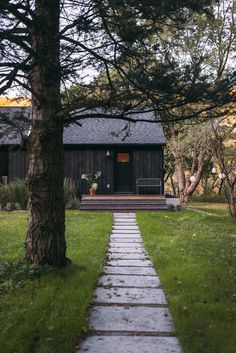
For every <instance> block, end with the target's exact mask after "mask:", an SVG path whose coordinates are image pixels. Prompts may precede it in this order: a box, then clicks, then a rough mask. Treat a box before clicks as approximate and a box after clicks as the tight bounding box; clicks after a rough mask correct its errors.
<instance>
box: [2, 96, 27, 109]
mask: <svg viewBox="0 0 236 353" xmlns="http://www.w3.org/2000/svg"><path fill="white" fill-rule="evenodd" d="M30 105H31V101H30V99H28V98H25V97H19V98H8V97H0V107H29V106H30Z"/></svg>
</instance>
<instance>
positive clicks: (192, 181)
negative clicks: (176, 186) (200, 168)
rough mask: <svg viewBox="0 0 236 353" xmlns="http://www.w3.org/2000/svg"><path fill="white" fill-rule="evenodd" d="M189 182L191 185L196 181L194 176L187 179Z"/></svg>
mask: <svg viewBox="0 0 236 353" xmlns="http://www.w3.org/2000/svg"><path fill="white" fill-rule="evenodd" d="M189 180H190V181H191V183H194V182H195V181H196V177H195V175H191V177H190V178H189Z"/></svg>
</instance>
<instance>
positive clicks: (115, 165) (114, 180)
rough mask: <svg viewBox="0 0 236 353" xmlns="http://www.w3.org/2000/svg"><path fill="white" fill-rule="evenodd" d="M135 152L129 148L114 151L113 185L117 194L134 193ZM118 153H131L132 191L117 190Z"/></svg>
mask: <svg viewBox="0 0 236 353" xmlns="http://www.w3.org/2000/svg"><path fill="white" fill-rule="evenodd" d="M132 152H133V151H132V150H131V149H129V148H117V149H115V150H114V159H113V185H114V188H113V189H114V193H116V194H131V193H133V192H134V191H133V189H134V188H133V153H132ZM118 153H129V167H130V190H127V191H118V190H117V189H116V171H117V165H118V163H117V154H118Z"/></svg>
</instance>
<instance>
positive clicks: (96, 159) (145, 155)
mask: <svg viewBox="0 0 236 353" xmlns="http://www.w3.org/2000/svg"><path fill="white" fill-rule="evenodd" d="M107 149H108V148H107ZM107 149H105V148H104V149H99V147H98V148H93V149H80V150H73V149H71V150H66V151H65V177H67V178H73V179H75V180H78V182H79V184H80V190H81V192H82V193H83V194H84V193H87V192H88V183H87V182H86V181H82V180H81V175H82V174H83V173H86V174H87V173H95V172H96V171H97V170H101V172H102V175H101V177H100V178H99V180H98V184H99V188H98V191H97V193H98V194H112V193H113V192H114V168H113V167H114V151H125V150H126V151H130V152H131V153H132V160H133V181H132V183H133V189H132V191H133V192H134V193H136V179H137V178H155V177H156V178H161V179H162V180H163V151H162V148H161V147H160V148H156V149H141V148H138V149H137V148H136V149H134V148H133V147H132V148H126V149H124V148H120V149H118V148H116V149H111V148H109V151H110V153H111V156H110V157H107V156H106V151H107ZM108 184H109V185H110V187H109V188H108V187H107V185H108ZM162 193H163V190H162Z"/></svg>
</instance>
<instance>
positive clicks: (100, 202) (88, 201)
mask: <svg viewBox="0 0 236 353" xmlns="http://www.w3.org/2000/svg"><path fill="white" fill-rule="evenodd" d="M166 209H167V205H166V198H165V196H164V195H134V194H122V195H120V194H113V195H96V196H89V195H83V196H82V200H81V203H80V210H98V211H99V210H107V211H124V212H126V211H136V210H140V211H154V210H155V211H161V210H166Z"/></svg>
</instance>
